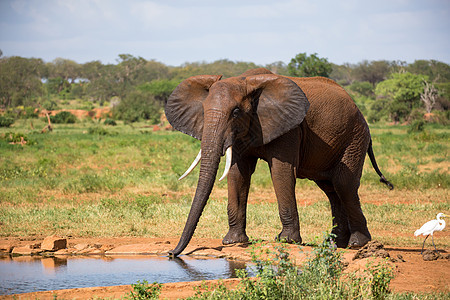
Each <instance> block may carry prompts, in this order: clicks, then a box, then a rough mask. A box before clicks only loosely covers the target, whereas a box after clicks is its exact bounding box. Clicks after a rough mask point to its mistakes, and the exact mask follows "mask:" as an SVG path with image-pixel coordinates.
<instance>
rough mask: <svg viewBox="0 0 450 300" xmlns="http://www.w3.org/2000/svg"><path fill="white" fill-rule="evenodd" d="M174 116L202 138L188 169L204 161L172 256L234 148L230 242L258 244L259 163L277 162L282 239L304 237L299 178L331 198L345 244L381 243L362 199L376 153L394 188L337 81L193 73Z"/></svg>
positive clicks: (176, 123)
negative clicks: (251, 213) (251, 202)
mask: <svg viewBox="0 0 450 300" xmlns="http://www.w3.org/2000/svg"><path fill="white" fill-rule="evenodd" d="M165 112H166V116H167V119H168V120H169V122H170V123H171V124H172V126H173V127H174V128H175V129H177V130H179V131H181V132H184V133H186V134H188V135H190V136H193V137H194V138H197V139H199V140H201V150H200V153H199V155H198V156H197V159H196V161H194V163H193V164H192V166H191V167H190V168H189V170H188V171H187V173H188V172H189V171H190V170H192V169H193V168H194V167H195V165H196V164H197V163H198V161H201V163H200V173H199V179H198V184H197V189H196V192H195V196H194V199H193V202H192V206H191V210H190V212H189V216H188V218H187V221H186V225H185V227H184V230H183V233H182V236H181V238H180V241H179V243H178V245H177V246H176V248H175V249H174V250H172V251H170V252H169V253H170V255H171V256H177V255H179V254H180V253H181V252H182V251H183V250H184V249H185V248H186V246H187V245H188V243H189V241H190V240H191V238H192V235H193V234H194V231H195V228H196V226H197V223H198V221H199V219H200V216H201V214H202V212H203V209H204V207H205V205H206V203H207V200H208V198H209V196H210V193H211V190H212V188H213V185H214V182H215V179H216V175H217V170H218V166H219V162H220V158H221V156H223V155H225V153H226V154H227V162H226V167H225V172H224V175H223V176H222V178H221V179H223V178H224V177H225V176H227V180H228V223H229V231H228V233H227V235H226V236H225V238H224V239H223V243H224V244H231V243H238V242H247V241H248V237H247V234H246V211H247V199H248V194H249V189H250V179H251V176H252V174H253V172H254V171H255V167H256V162H257V160H258V159H262V160H264V161H266V162H267V163H268V165H269V168H270V173H271V177H272V182H273V186H274V189H275V194H276V197H277V201H278V208H279V215H280V219H281V223H282V231H281V233H280V234H279V235H278V238H279V239H285V240H287V241H288V242H297V243H301V242H302V239H301V236H300V226H299V217H298V212H297V204H296V198H295V183H296V178H308V179H310V180H313V181H314V182H316V184H317V185H318V186H319V188H321V189H322V190H323V191H324V192H325V194H326V195H327V197H328V199H329V201H330V204H331V211H332V215H333V225H334V227H333V233H334V234H335V235H336V244H337V245H338V246H339V247H347V246H351V247H360V246H363V245H365V244H366V243H367V242H368V241H369V240H370V239H371V235H370V233H369V230H368V228H367V222H366V218H365V217H364V214H363V212H362V210H361V205H360V201H359V197H358V188H359V185H360V178H361V173H362V169H363V164H364V159H365V156H366V153H368V155H369V157H370V160H371V162H372V165H373V167H374V169H375V170H376V172H377V173H378V175H379V176H380V178H381V179H380V181H381V182H384V183H385V184H387V185H388V186H389V187H390V188H393V186H392V184H391V183H389V182H388V181H387V180H386V179H385V178H384V176H383V175H382V174H381V172H380V170H379V169H378V167H377V165H376V161H375V157H374V155H373V151H372V145H371V144H372V143H371V137H370V132H369V128H368V125H367V123H366V121H365V119H364V117H363V115H362V114H361V112H360V111H359V110H358V108H357V107H356V105H355V103H354V102H353V100H352V99H351V98H350V96H349V95H348V94H347V93H346V92H345V90H344V89H343V88H342V87H341V86H339V85H338V84H336V83H335V82H334V81H332V80H330V79H327V78H322V77H313V78H294V77H285V76H279V75H275V74H273V73H272V72H270V71H269V70H267V69H263V68H260V69H253V70H249V71H247V72H245V73H243V74H242V75H241V76H238V77H231V78H227V79H223V80H221V76H219V75H200V76H193V77H190V78H188V79H186V80H184V81H183V82H181V83H180V85H179V86H178V87H177V88H176V89H175V90H174V92H173V93H172V95H171V96H170V97H169V99H168V101H167V103H166V107H165ZM185 175H186V174H184V175H183V176H185Z"/></svg>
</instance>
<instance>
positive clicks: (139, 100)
mask: <svg viewBox="0 0 450 300" xmlns="http://www.w3.org/2000/svg"><path fill="white" fill-rule="evenodd" d="M161 107H162V105H161V103H160V102H158V101H156V100H155V98H154V97H153V96H152V95H150V94H149V93H146V92H144V91H139V90H136V91H132V92H131V93H129V94H128V95H127V96H126V97H125V98H124V99H123V100H121V101H120V103H119V104H118V105H116V106H115V107H114V109H113V116H114V118H117V119H119V120H124V121H126V122H137V121H140V120H150V121H151V122H152V123H157V122H159V119H160V117H161V112H160V110H161Z"/></svg>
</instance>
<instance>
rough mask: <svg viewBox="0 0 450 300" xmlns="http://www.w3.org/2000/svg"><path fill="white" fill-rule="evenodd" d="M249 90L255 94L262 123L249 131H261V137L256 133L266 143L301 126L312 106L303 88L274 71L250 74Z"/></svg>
mask: <svg viewBox="0 0 450 300" xmlns="http://www.w3.org/2000/svg"><path fill="white" fill-rule="evenodd" d="M247 93H248V95H253V96H252V97H253V106H254V108H256V118H257V120H255V121H256V122H255V123H257V126H258V127H260V128H258V129H253V130H251V131H250V132H252V133H255V132H260V133H259V134H261V135H262V139H261V137H256V140H260V141H262V143H263V144H267V143H269V142H271V141H272V140H274V139H276V138H277V137H279V136H281V135H283V134H285V133H287V132H288V131H290V130H292V129H293V128H295V127H297V126H299V125H300V123H301V122H302V121H303V119H304V118H305V115H306V112H307V111H308V109H309V101H308V99H307V98H306V96H305V93H303V91H302V89H301V88H300V87H299V86H298V85H297V84H296V83H295V82H293V81H292V80H290V79H288V78H286V77H282V76H278V75H275V74H274V75H270V74H264V75H255V76H250V77H247ZM258 123H259V124H258ZM253 139H254V140H255V137H253Z"/></svg>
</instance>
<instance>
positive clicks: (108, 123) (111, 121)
mask: <svg viewBox="0 0 450 300" xmlns="http://www.w3.org/2000/svg"><path fill="white" fill-rule="evenodd" d="M103 124H105V125H109V126H116V125H117V123H116V121H114V120H113V119H110V118H107V119H106V120H105V122H103Z"/></svg>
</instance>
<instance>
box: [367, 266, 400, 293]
mask: <svg viewBox="0 0 450 300" xmlns="http://www.w3.org/2000/svg"><path fill="white" fill-rule="evenodd" d="M368 272H369V273H370V274H371V275H372V280H371V284H370V287H371V290H372V297H373V298H374V299H385V298H386V296H387V295H388V294H389V293H390V292H391V291H390V289H389V283H390V282H391V280H392V278H394V273H393V271H392V269H391V268H390V267H389V266H388V265H387V263H386V262H380V263H378V264H376V265H371V264H369V265H368Z"/></svg>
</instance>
